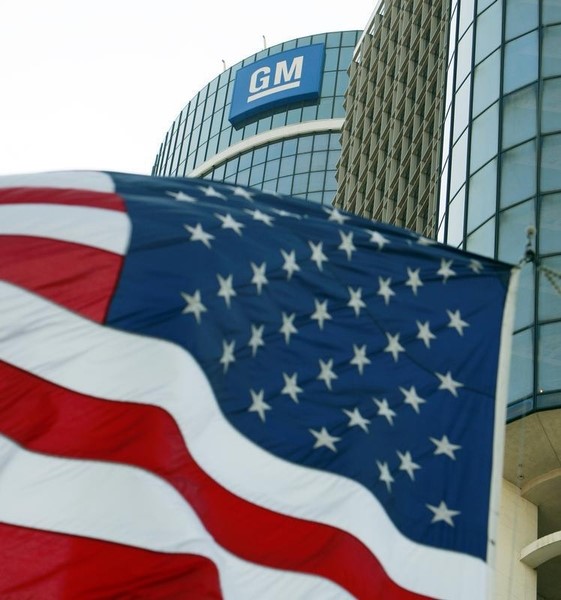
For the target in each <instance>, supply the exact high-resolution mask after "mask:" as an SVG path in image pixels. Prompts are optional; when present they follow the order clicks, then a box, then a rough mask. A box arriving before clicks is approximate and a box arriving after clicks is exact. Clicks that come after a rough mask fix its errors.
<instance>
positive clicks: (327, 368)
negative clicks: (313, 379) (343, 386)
mask: <svg viewBox="0 0 561 600" xmlns="http://www.w3.org/2000/svg"><path fill="white" fill-rule="evenodd" d="M319 368H320V373H319V375H318V376H317V379H319V380H320V381H323V382H324V383H325V386H326V387H327V389H328V390H331V381H332V380H333V379H337V375H335V373H334V372H333V359H332V358H330V359H329V360H328V361H327V362H323V360H321V358H320V359H319Z"/></svg>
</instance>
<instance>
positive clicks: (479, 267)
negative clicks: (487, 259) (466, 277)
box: [469, 258, 483, 275]
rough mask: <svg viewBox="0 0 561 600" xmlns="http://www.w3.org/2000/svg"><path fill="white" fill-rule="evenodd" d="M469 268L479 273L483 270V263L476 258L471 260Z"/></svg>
mask: <svg viewBox="0 0 561 600" xmlns="http://www.w3.org/2000/svg"><path fill="white" fill-rule="evenodd" d="M469 268H470V269H471V270H472V271H473V272H474V273H477V274H478V275H479V273H481V271H483V265H482V264H481V263H480V262H479V261H478V260H475V258H472V259H471V260H470V261H469Z"/></svg>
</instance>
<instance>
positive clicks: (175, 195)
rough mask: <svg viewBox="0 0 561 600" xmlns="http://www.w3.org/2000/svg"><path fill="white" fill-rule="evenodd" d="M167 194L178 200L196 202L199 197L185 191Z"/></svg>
mask: <svg viewBox="0 0 561 600" xmlns="http://www.w3.org/2000/svg"><path fill="white" fill-rule="evenodd" d="M166 194H168V195H170V196H172V197H173V198H175V199H176V200H177V201H178V202H196V201H197V199H196V198H194V197H193V196H189V194H185V193H184V192H166Z"/></svg>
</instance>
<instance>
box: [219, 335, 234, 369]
mask: <svg viewBox="0 0 561 600" xmlns="http://www.w3.org/2000/svg"><path fill="white" fill-rule="evenodd" d="M235 345H236V342H235V340H232V341H231V342H227V341H226V340H223V342H222V357H221V358H220V364H221V365H224V373H226V371H227V370H228V367H229V366H230V363H233V362H235V361H236V357H235V356H234V346H235Z"/></svg>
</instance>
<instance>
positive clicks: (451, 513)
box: [426, 500, 460, 527]
mask: <svg viewBox="0 0 561 600" xmlns="http://www.w3.org/2000/svg"><path fill="white" fill-rule="evenodd" d="M426 506H427V508H428V509H429V510H430V511H432V512H433V517H432V521H431V523H438V521H444V522H445V523H446V524H447V525H450V527H454V521H452V519H453V517H456V516H458V515H459V514H460V511H459V510H451V509H450V508H448V507H447V506H446V503H445V502H444V500H442V501H441V502H440V504H439V505H438V506H432V505H431V504H427V505H426Z"/></svg>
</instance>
